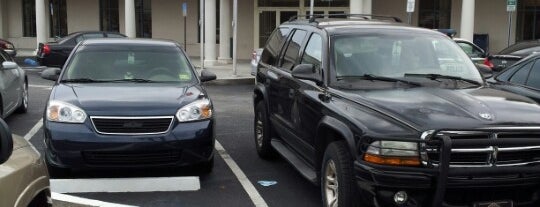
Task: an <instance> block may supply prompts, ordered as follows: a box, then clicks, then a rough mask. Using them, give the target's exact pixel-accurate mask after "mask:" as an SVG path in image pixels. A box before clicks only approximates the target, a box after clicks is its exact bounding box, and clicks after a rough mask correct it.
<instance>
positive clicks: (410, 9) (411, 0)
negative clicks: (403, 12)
mask: <svg viewBox="0 0 540 207" xmlns="http://www.w3.org/2000/svg"><path fill="white" fill-rule="evenodd" d="M414 3H415V0H407V23H409V24H411V23H412V13H413V12H414Z"/></svg>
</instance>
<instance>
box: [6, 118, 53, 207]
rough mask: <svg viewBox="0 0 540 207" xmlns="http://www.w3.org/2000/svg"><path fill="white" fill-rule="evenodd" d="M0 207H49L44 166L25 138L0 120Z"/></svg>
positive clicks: (50, 202) (49, 196)
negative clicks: (14, 132) (13, 133)
mask: <svg viewBox="0 0 540 207" xmlns="http://www.w3.org/2000/svg"><path fill="white" fill-rule="evenodd" d="M0 186H2V187H0V198H2V199H0V206H14V207H27V206H30V207H42V206H43V207H46V206H49V207H50V206H52V199H51V190H50V184H49V175H48V173H47V167H46V166H45V163H44V162H43V159H42V157H41V155H40V154H39V153H38V152H37V150H36V149H35V148H34V147H33V146H32V144H30V143H29V142H28V141H26V140H25V139H24V138H22V137H20V136H17V135H12V134H11V131H10V130H9V127H8V125H7V124H6V122H4V120H3V119H0Z"/></svg>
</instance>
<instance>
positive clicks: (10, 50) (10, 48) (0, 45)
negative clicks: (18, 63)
mask: <svg viewBox="0 0 540 207" xmlns="http://www.w3.org/2000/svg"><path fill="white" fill-rule="evenodd" d="M0 49H3V50H4V51H5V52H6V53H7V54H9V55H10V56H11V57H15V56H17V49H15V45H14V44H13V43H11V42H10V41H7V40H4V39H0Z"/></svg>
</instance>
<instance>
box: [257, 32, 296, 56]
mask: <svg viewBox="0 0 540 207" xmlns="http://www.w3.org/2000/svg"><path fill="white" fill-rule="evenodd" d="M289 32H290V29H289V28H286V27H281V28H277V29H276V30H274V32H273V33H272V35H271V36H270V39H268V42H267V43H266V46H265V48H264V50H263V52H262V54H261V62H263V63H265V64H269V65H275V63H276V62H277V59H278V56H279V53H280V51H281V48H282V47H283V43H284V42H285V40H286V39H287V36H288V35H289Z"/></svg>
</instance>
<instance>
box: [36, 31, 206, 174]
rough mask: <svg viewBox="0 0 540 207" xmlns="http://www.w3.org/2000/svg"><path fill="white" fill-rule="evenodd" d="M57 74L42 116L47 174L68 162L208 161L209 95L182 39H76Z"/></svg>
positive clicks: (53, 71)
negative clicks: (176, 41) (75, 45)
mask: <svg viewBox="0 0 540 207" xmlns="http://www.w3.org/2000/svg"><path fill="white" fill-rule="evenodd" d="M42 77H43V78H45V79H49V80H56V84H55V85H54V86H53V89H52V91H51V94H50V97H49V100H48V104H47V107H46V110H45V113H44V117H43V120H44V121H43V122H44V125H43V131H44V133H45V144H46V153H45V158H46V163H47V165H48V167H49V171H50V173H51V175H55V176H58V175H60V176H61V175H65V174H67V173H69V171H70V169H74V168H75V169H87V168H115V169H116V168H134V167H140V168H146V167H174V166H186V165H190V166H193V165H195V166H198V167H200V170H201V171H203V172H210V171H211V170H212V168H213V162H214V150H213V149H214V141H215V133H214V125H215V121H214V116H213V106H212V101H211V100H210V98H209V97H208V95H207V93H206V91H205V89H204V87H203V86H202V85H201V83H202V82H205V81H210V80H213V79H215V78H216V76H215V75H214V74H212V73H210V72H208V71H205V70H203V71H202V72H201V75H200V77H199V76H197V75H196V73H195V70H194V67H193V65H192V64H191V62H190V61H189V59H188V57H187V56H186V54H185V52H184V51H183V50H182V49H181V47H180V45H179V44H177V43H175V42H169V41H158V40H145V39H99V40H98V39H96V40H85V41H84V42H82V43H80V44H78V46H77V47H76V48H75V49H74V52H73V53H72V55H71V56H70V57H69V58H68V60H67V62H66V64H65V66H64V67H63V68H62V69H59V68H49V69H46V70H45V71H44V72H43V73H42Z"/></svg>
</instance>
